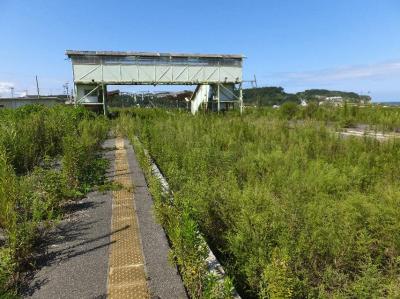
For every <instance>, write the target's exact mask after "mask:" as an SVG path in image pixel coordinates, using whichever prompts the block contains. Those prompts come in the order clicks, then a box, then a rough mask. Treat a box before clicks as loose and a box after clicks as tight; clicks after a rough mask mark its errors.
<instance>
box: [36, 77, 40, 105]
mask: <svg viewBox="0 0 400 299" xmlns="http://www.w3.org/2000/svg"><path fill="white" fill-rule="evenodd" d="M35 78H36V91H37V97H38V99H40V92H39V81H38V78H37V75H36V77H35Z"/></svg>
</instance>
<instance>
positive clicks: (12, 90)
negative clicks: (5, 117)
mask: <svg viewBox="0 0 400 299" xmlns="http://www.w3.org/2000/svg"><path fill="white" fill-rule="evenodd" d="M10 91H11V98H14V87H10Z"/></svg>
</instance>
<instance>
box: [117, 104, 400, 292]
mask: <svg viewBox="0 0 400 299" xmlns="http://www.w3.org/2000/svg"><path fill="white" fill-rule="evenodd" d="M374 109H375V108H373V107H370V108H352V107H347V106H346V107H342V108H333V107H322V108H321V107H318V106H308V107H307V108H305V109H303V108H298V107H294V108H293V107H286V108H284V109H279V110H273V109H261V110H254V111H250V112H248V113H247V114H246V115H245V116H243V117H240V116H239V115H237V114H234V113H232V114H230V113H227V114H225V115H224V116H217V115H199V116H197V117H192V116H190V115H187V114H186V113H180V112H164V111H159V110H149V109H145V110H137V109H134V110H131V111H129V112H128V113H126V114H125V115H124V116H121V117H120V119H119V124H120V128H122V132H123V133H125V134H127V135H128V136H129V137H130V138H131V140H133V141H134V136H138V137H139V139H140V140H141V141H142V143H143V144H144V146H145V147H146V148H147V149H148V150H149V152H150V154H151V155H152V157H153V158H154V159H155V161H156V162H157V164H158V165H159V166H160V168H161V170H162V171H163V173H164V175H165V176H166V177H167V179H168V182H169V183H170V186H171V189H172V191H173V195H174V202H173V203H171V202H169V201H168V198H162V196H160V195H159V196H158V199H157V200H156V201H157V204H156V205H157V208H156V210H157V215H158V217H159V219H160V220H161V223H162V224H163V226H164V227H166V230H167V233H168V235H169V238H170V240H171V248H172V256H173V258H174V259H175V261H176V262H177V263H178V266H179V267H180V269H181V272H183V277H184V279H185V281H186V284H187V285H189V286H190V287H189V291H190V294H191V295H192V296H193V297H194V298H201V297H213V296H212V295H210V294H209V293H207V292H205V290H207V287H204V286H207V284H206V283H205V282H204V280H202V277H204V276H203V275H202V273H203V272H202V269H203V268H202V267H204V264H202V262H204V260H202V259H204V253H202V252H201V246H198V243H196V242H197V241H196V240H198V239H197V237H196V234H195V232H196V231H197V229H198V230H200V232H201V233H202V234H203V235H204V236H205V237H206V239H207V240H208V242H209V243H210V244H211V245H212V247H213V249H214V250H216V251H217V252H218V254H219V258H220V260H221V261H222V262H223V264H224V266H225V269H226V270H228V273H229V275H230V276H231V277H232V279H233V281H234V283H235V285H236V287H237V288H238V289H239V290H240V292H241V294H242V295H243V296H244V297H246V298H388V297H389V298H397V297H399V296H400V282H399V279H398V277H399V275H400V200H399V198H400V185H399V179H400V172H399V169H400V158H399V157H400V141H399V140H398V139H393V140H389V141H385V142H379V141H377V140H375V139H373V138H367V137H365V138H342V137H340V136H339V135H338V134H336V133H335V130H334V129H335V127H340V126H341V124H342V123H343V124H346V122H347V120H348V119H351V121H354V122H366V123H368V124H370V125H373V126H379V127H382V128H387V129H389V128H390V129H393V128H398V124H399V123H398V122H399V118H398V115H399V114H398V113H399V112H398V110H389V109H383V108H382V109H381V108H379V109H377V110H374ZM297 120H301V121H297ZM330 122H333V124H330ZM327 123H329V126H327V125H326V124H327ZM154 193H155V194H160V193H159V192H158V193H157V192H154ZM196 244H197V245H196ZM197 262H198V264H196V263H197ZM188 282H189V283H188Z"/></svg>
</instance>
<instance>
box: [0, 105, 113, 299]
mask: <svg viewBox="0 0 400 299" xmlns="http://www.w3.org/2000/svg"><path fill="white" fill-rule="evenodd" d="M108 129H109V124H108V121H107V120H106V119H105V118H101V117H96V116H95V115H93V114H91V113H89V112H88V111H86V110H85V109H83V108H73V107H63V106H55V107H53V108H46V107H43V106H38V105H37V106H35V105H34V106H25V107H22V108H19V109H16V110H1V111H0V297H2V296H12V295H13V294H16V292H17V289H18V286H19V283H20V281H21V278H22V274H23V273H24V271H25V270H27V269H29V268H31V267H32V265H31V262H32V256H33V253H34V248H35V243H36V242H37V240H38V238H39V236H40V235H41V234H42V233H43V232H44V231H46V229H47V228H49V227H50V225H51V223H52V221H54V220H56V219H59V217H60V216H61V214H62V205H63V203H64V202H65V201H66V200H67V199H74V198H77V197H80V196H82V195H83V194H85V193H86V192H87V191H89V190H90V188H91V187H92V186H94V185H95V184H96V183H100V182H101V181H102V180H103V179H104V171H105V167H106V162H105V160H102V159H100V157H99V155H98V153H97V152H98V149H99V145H100V143H101V142H102V140H104V139H105V138H106V136H107V133H108Z"/></svg>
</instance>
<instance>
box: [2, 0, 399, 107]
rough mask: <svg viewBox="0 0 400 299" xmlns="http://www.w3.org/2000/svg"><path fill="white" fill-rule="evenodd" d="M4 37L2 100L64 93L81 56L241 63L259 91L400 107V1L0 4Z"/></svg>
mask: <svg viewBox="0 0 400 299" xmlns="http://www.w3.org/2000/svg"><path fill="white" fill-rule="evenodd" d="M0 34H1V39H0V40H1V41H0V95H2V96H6V95H8V94H9V87H10V86H14V87H15V90H16V92H22V91H23V90H26V89H27V90H28V91H30V92H31V93H32V92H34V90H35V82H34V78H35V75H36V74H37V75H38V76H39V80H40V87H41V90H42V91H43V92H46V93H49V92H53V93H57V92H61V91H62V85H63V84H64V83H65V82H67V81H69V82H71V81H72V78H71V77H72V74H71V66H70V63H69V62H68V61H67V60H65V58H66V57H65V55H64V52H65V50H66V49H80V50H133V51H136V50H137V51H160V52H204V53H242V54H245V55H246V56H247V59H246V61H245V65H244V78H245V79H251V78H252V77H253V74H255V75H256V76H257V78H258V81H259V85H266V86H276V85H279V86H282V87H284V88H285V89H286V90H287V91H290V92H295V91H301V90H304V89H309V88H327V89H339V90H349V91H355V92H362V93H364V94H366V93H368V92H370V94H371V96H372V97H373V99H374V100H400V38H399V34H400V1H398V0H379V1H378V0H362V1H361V0H330V1H328V0H303V1H301V0H297V1H296V0H291V1H290V0H264V1H261V0H260V1H259V0H257V1H251V0H249V1H236V0H230V1H225V0H224V1H218V0H214V1H211V0H203V1H179V0H169V1H143V0H141V1H103V0H97V1H77V0H69V1H64V0H58V1H56V0H53V1H50V0H36V1H32V0H30V1H27V0H20V1H17V0H0ZM158 89H162V87H159V88H158Z"/></svg>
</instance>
